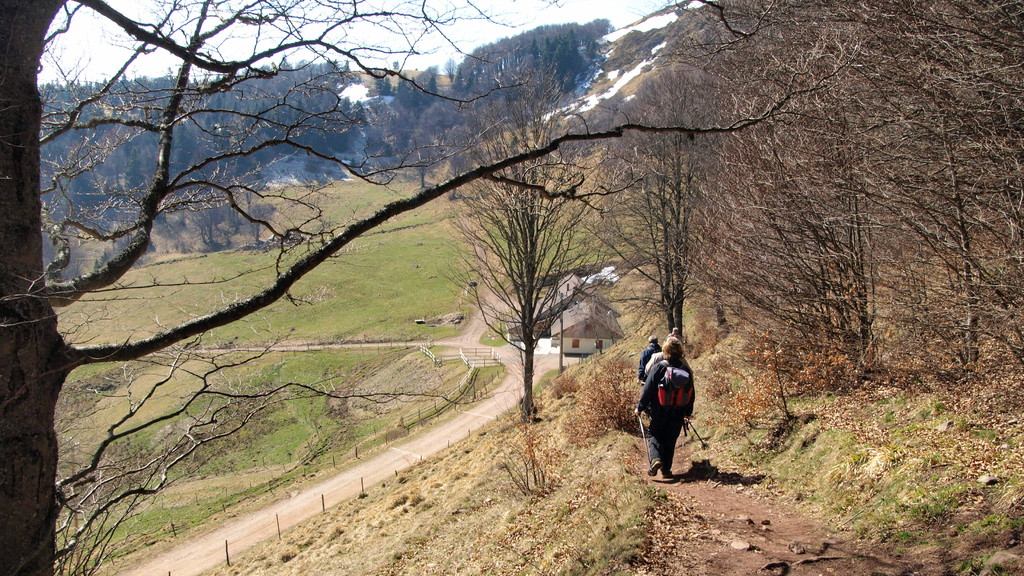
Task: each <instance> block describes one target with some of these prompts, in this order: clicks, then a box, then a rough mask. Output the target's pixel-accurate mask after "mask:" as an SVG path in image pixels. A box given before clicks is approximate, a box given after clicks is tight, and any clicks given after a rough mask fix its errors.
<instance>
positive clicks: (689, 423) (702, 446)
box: [683, 418, 708, 450]
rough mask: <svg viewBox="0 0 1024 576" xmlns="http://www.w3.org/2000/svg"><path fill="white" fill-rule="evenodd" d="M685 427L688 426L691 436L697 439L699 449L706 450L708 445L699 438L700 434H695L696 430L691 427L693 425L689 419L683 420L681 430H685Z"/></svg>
mask: <svg viewBox="0 0 1024 576" xmlns="http://www.w3.org/2000/svg"><path fill="white" fill-rule="evenodd" d="M687 426H689V428H690V430H693V435H694V436H696V437H697V440H700V447H701V449H703V450H707V449H708V443H707V442H705V441H704V439H703V438H701V437H700V432H697V429H696V428H694V427H693V423H692V422H690V419H689V418H687V419H685V420H683V428H684V429H685V428H686V427H687Z"/></svg>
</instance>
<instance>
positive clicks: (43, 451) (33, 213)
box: [0, 0, 70, 576]
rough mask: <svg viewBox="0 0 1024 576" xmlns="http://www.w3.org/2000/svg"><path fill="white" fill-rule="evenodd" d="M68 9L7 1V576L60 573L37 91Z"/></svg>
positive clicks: (55, 368)
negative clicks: (59, 15)
mask: <svg viewBox="0 0 1024 576" xmlns="http://www.w3.org/2000/svg"><path fill="white" fill-rule="evenodd" d="M62 4H63V2H62V1H56V0H0V46H3V52H2V56H0V215H2V217H3V219H4V221H3V223H0V502H2V503H3V504H2V507H0V542H2V543H3V551H4V553H3V554H2V555H0V574H3V575H5V576H8V575H15V574H17V575H33V576H36V575H49V574H53V560H54V553H55V544H54V522H55V516H56V513H57V506H56V499H55V494H54V482H55V479H56V473H57V436H56V433H55V432H54V412H55V409H56V405H57V395H58V394H59V392H60V389H61V385H62V384H63V382H64V378H65V377H66V376H67V373H68V371H69V368H70V363H69V362H68V361H67V348H66V346H65V345H64V341H63V339H62V338H61V336H60V333H59V332H58V331H57V318H56V315H55V313H54V311H53V308H52V307H51V306H50V305H49V303H47V302H46V301H45V300H42V299H40V298H37V297H35V296H34V295H33V293H38V292H39V290H40V289H41V288H42V282H43V256H42V241H41V235H40V230H41V226H40V225H41V217H40V207H41V199H40V188H39V166H40V165H39V129H40V122H41V118H42V110H41V104H40V98H39V92H38V89H37V87H36V82H37V70H38V66H39V63H40V59H41V55H42V51H43V39H44V37H45V34H46V30H47V28H48V26H49V24H50V22H51V21H52V20H53V17H54V15H55V14H56V12H57V10H58V9H59V8H60V6H61V5H62Z"/></svg>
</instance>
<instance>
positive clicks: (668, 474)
mask: <svg viewBox="0 0 1024 576" xmlns="http://www.w3.org/2000/svg"><path fill="white" fill-rule="evenodd" d="M661 477H662V478H667V479H671V478H675V477H676V475H675V474H673V473H672V471H671V470H662V471H661Z"/></svg>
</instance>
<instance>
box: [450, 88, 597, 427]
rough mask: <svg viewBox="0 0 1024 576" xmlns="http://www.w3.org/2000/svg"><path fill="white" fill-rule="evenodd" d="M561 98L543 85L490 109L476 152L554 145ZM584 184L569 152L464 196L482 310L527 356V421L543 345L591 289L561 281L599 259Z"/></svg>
mask: <svg viewBox="0 0 1024 576" xmlns="http://www.w3.org/2000/svg"><path fill="white" fill-rule="evenodd" d="M560 96H561V95H560V93H559V92H558V91H557V90H556V89H555V88H554V84H553V83H551V82H539V83H536V84H534V83H529V84H526V85H524V86H521V87H519V88H518V89H515V90H511V91H509V92H508V93H506V94H504V95H503V96H502V97H501V98H500V99H498V100H497V101H492V102H488V103H486V105H484V106H483V108H484V110H483V111H482V112H481V113H480V115H479V122H480V124H481V125H482V126H485V127H486V128H485V129H484V130H482V131H481V132H482V136H481V145H480V147H479V150H478V152H477V153H478V154H479V155H481V156H482V159H494V158H502V157H507V156H511V155H515V154H517V153H519V152H520V151H522V150H528V149H530V148H533V147H535V146H537V145H538V144H540V143H542V142H545V141H547V140H549V139H550V138H551V137H552V136H553V135H554V134H556V133H557V132H558V130H560V129H562V126H561V123H562V122H563V121H564V120H563V119H562V118H561V117H560V116H559V115H558V114H556V113H554V107H555V105H557V104H558V102H559V97H560ZM485 161H486V160H485ZM583 181H584V177H583V175H582V172H581V167H579V166H577V165H576V162H575V161H574V159H573V157H572V155H571V154H563V155H557V156H549V157H547V158H544V159H541V160H537V161H534V162H527V163H523V164H519V165H517V166H514V167H511V168H509V169H506V170H504V171H502V172H500V173H495V174H494V175H492V176H491V177H490V178H489V179H487V180H485V181H480V182H478V183H475V184H474V185H473V186H471V187H469V189H468V190H467V191H466V192H465V193H464V195H465V196H466V204H467V214H466V216H465V217H464V218H463V220H462V221H461V223H460V225H459V228H460V229H461V231H462V235H463V237H464V238H465V239H466V241H467V244H468V247H469V250H468V254H467V256H466V258H465V260H464V262H463V264H464V266H463V271H462V273H463V274H465V275H466V277H467V278H471V279H473V280H475V281H476V282H478V284H479V287H478V289H477V290H476V292H475V295H476V297H477V305H478V307H479V308H480V310H481V312H482V313H483V315H484V318H485V319H486V321H487V322H488V324H489V325H490V326H491V328H492V329H493V330H494V331H495V332H496V333H498V334H502V335H504V336H505V338H507V339H508V340H509V341H510V342H512V343H513V344H515V345H516V346H517V347H518V348H519V350H521V353H522V358H523V401H522V419H523V422H531V421H532V418H533V413H534V406H533V376H534V365H535V364H534V356H535V351H536V348H537V344H538V342H539V340H540V339H541V338H542V337H543V336H544V335H545V334H547V333H548V332H549V331H550V329H551V326H552V324H553V323H554V322H555V321H556V320H557V318H558V317H559V315H560V314H561V313H562V312H564V311H565V310H566V308H567V307H568V306H570V305H571V304H572V303H573V301H574V300H575V299H576V298H577V297H578V296H579V294H580V292H581V291H582V290H583V289H585V287H586V286H585V285H584V284H569V285H565V284H562V281H563V280H564V279H565V277H566V276H567V275H569V274H573V273H578V272H580V271H582V270H588V269H589V268H590V267H591V265H592V264H593V263H594V262H595V261H596V259H597V258H599V253H598V252H596V251H594V250H592V249H591V247H588V246H587V245H586V241H587V240H588V239H589V235H588V234H587V233H586V230H587V228H586V226H585V221H586V219H587V213H588V208H587V205H586V204H585V203H584V202H582V201H580V200H573V199H572V198H569V197H566V196H565V194H566V192H567V191H568V190H574V191H578V190H579V189H580V186H581V185H582V184H583ZM538 191H540V193H538ZM575 193H576V192H573V194H575ZM492 296H493V297H494V300H492V298H491V297H492ZM495 300H496V301H495Z"/></svg>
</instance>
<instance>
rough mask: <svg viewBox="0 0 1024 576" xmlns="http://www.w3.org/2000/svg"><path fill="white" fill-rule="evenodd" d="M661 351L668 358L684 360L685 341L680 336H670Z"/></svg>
mask: <svg viewBox="0 0 1024 576" xmlns="http://www.w3.org/2000/svg"><path fill="white" fill-rule="evenodd" d="M661 353H662V354H663V355H664V357H665V359H667V360H682V358H683V343H682V342H680V341H679V339H678V338H668V339H666V340H665V345H664V346H662V347H661Z"/></svg>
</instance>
